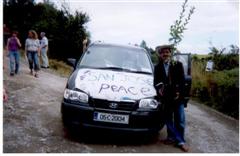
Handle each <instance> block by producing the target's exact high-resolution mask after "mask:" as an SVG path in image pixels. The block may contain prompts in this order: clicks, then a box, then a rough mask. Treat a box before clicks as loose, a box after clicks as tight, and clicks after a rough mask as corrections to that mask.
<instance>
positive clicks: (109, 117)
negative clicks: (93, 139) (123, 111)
mask: <svg viewBox="0 0 240 156" xmlns="http://www.w3.org/2000/svg"><path fill="white" fill-rule="evenodd" d="M93 120H94V121H102V122H112V123H120V124H128V120H129V116H128V115H120V114H110V113H100V112H94V115H93Z"/></svg>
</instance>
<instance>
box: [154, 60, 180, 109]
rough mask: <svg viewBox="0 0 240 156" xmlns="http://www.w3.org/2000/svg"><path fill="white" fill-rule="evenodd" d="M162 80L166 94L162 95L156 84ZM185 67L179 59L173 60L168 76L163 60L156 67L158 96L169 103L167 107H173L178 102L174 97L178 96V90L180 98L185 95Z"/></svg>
mask: <svg viewBox="0 0 240 156" xmlns="http://www.w3.org/2000/svg"><path fill="white" fill-rule="evenodd" d="M160 82H162V83H163V84H164V95H163V96H160V95H159V92H158V89H159V88H158V87H156V85H157V84H158V83H160ZM184 83H185V77H184V69H183V65H182V63H181V62H179V61H171V62H170V64H169V72H168V76H167V75H166V72H165V68H164V64H163V62H162V61H159V63H158V64H157V65H156V66H155V68H154V86H155V89H156V91H157V95H158V98H159V99H160V100H162V102H163V103H167V105H168V106H167V107H169V108H173V106H174V105H175V104H177V103H178V102H176V101H175V100H174V98H175V97H176V92H179V93H180V96H179V97H180V98H179V99H178V100H182V99H183V98H184V97H183V95H184Z"/></svg>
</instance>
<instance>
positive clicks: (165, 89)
mask: <svg viewBox="0 0 240 156" xmlns="http://www.w3.org/2000/svg"><path fill="white" fill-rule="evenodd" d="M172 50H173V46H172V45H162V46H158V47H157V48H156V52H157V54H158V56H159V62H158V64H157V65H156V66H155V69H154V86H155V89H156V92H157V96H158V99H160V100H161V102H162V104H163V107H164V108H163V113H164V121H165V124H166V126H167V139H165V140H163V143H164V144H175V145H176V146H177V147H179V148H180V149H181V150H183V151H184V152H188V151H189V147H188V146H187V145H186V141H185V138H184V131H185V112H184V102H183V99H184V82H185V77H184V69H183V65H182V63H181V62H179V61H173V60H171V54H172ZM159 84H161V85H159ZM159 86H161V87H159Z"/></svg>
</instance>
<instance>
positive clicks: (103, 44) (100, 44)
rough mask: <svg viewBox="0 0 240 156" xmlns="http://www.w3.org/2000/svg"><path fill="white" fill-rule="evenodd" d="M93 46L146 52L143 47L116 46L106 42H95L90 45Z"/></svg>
mask: <svg viewBox="0 0 240 156" xmlns="http://www.w3.org/2000/svg"><path fill="white" fill-rule="evenodd" d="M91 46H113V47H120V48H127V49H136V50H137V49H138V50H141V51H142V50H144V51H146V50H145V49H144V48H142V47H139V46H135V45H122V44H116V43H105V42H94V43H91V44H90V45H89V47H91ZM89 47H88V48H89Z"/></svg>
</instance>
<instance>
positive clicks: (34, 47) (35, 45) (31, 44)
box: [25, 30, 40, 77]
mask: <svg viewBox="0 0 240 156" xmlns="http://www.w3.org/2000/svg"><path fill="white" fill-rule="evenodd" d="M25 53H26V55H27V57H28V62H29V69H30V74H31V75H34V76H35V77H38V71H39V69H40V68H39V61H38V60H39V59H38V56H40V42H39V40H38V35H37V33H36V31H34V30H30V31H29V32H28V38H27V39H26V42H25ZM33 69H34V71H35V74H33Z"/></svg>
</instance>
